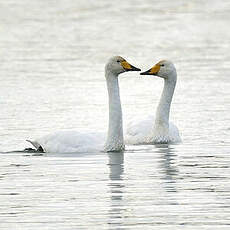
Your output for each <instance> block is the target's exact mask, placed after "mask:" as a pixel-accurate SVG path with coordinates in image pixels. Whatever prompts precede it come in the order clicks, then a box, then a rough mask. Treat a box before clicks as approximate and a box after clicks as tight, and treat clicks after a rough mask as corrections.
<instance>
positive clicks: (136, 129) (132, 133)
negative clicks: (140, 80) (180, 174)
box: [125, 60, 182, 145]
mask: <svg viewBox="0 0 230 230" xmlns="http://www.w3.org/2000/svg"><path fill="white" fill-rule="evenodd" d="M140 75H150V76H157V77H160V78H162V79H163V80H164V88H163V91H162V94H161V98H160V101H159V104H158V107H157V111H156V114H155V120H154V118H148V119H146V120H142V121H140V122H131V123H129V125H128V127H127V131H126V135H125V142H126V143H127V144H134V145H135V144H170V143H179V142H181V141H182V140H181V137H180V133H179V130H178V128H177V126H176V125H174V124H173V123H172V122H169V114H170V107H171V102H172V98H173V94H174V90H175V86H176V82H177V71H176V67H175V66H174V64H173V62H171V61H169V60H161V61H160V62H158V63H157V64H155V65H154V66H153V67H152V68H151V69H149V70H147V71H145V72H141V73H140Z"/></svg>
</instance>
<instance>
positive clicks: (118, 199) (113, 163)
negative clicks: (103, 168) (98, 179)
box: [108, 153, 124, 226]
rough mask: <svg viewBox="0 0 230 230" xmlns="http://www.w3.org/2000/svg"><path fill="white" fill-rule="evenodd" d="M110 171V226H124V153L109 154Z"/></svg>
mask: <svg viewBox="0 0 230 230" xmlns="http://www.w3.org/2000/svg"><path fill="white" fill-rule="evenodd" d="M108 157H109V163H108V165H109V169H110V174H109V178H110V182H109V184H108V186H109V188H110V194H111V196H110V210H109V221H108V224H109V225H111V226H113V225H114V226H122V224H123V219H122V216H123V215H122V213H123V211H124V208H123V200H122V199H123V189H124V184H123V178H122V174H123V172H124V153H108Z"/></svg>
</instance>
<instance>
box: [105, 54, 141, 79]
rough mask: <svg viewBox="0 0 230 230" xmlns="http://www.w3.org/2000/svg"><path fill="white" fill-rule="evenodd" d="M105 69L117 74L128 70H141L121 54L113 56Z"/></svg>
mask: <svg viewBox="0 0 230 230" xmlns="http://www.w3.org/2000/svg"><path fill="white" fill-rule="evenodd" d="M105 70H106V71H108V72H111V73H113V74H114V75H117V76H118V75H119V74H121V73H124V72H128V71H141V70H140V69H139V68H136V67H135V66H133V65H131V64H129V63H128V62H127V61H126V60H125V59H124V58H123V57H120V56H114V57H111V58H110V59H109V61H108V62H107V64H106V66H105Z"/></svg>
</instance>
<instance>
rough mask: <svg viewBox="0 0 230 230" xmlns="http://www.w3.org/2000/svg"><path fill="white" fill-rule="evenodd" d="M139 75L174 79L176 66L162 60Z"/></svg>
mask: <svg viewBox="0 0 230 230" xmlns="http://www.w3.org/2000/svg"><path fill="white" fill-rule="evenodd" d="M140 74H141V75H155V76H158V77H161V78H164V79H168V80H176V68H175V66H174V64H173V63H172V62H171V61H167V60H162V61H160V62H158V63H157V64H155V65H154V66H153V67H152V68H151V69H149V70H147V71H145V72H142V73H140Z"/></svg>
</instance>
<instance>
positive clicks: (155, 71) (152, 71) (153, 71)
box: [140, 64, 160, 75]
mask: <svg viewBox="0 0 230 230" xmlns="http://www.w3.org/2000/svg"><path fill="white" fill-rule="evenodd" d="M159 70H160V65H158V64H156V65H155V66H153V67H152V68H151V69H149V70H147V71H145V72H142V73H140V75H157V74H158V72H159Z"/></svg>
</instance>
